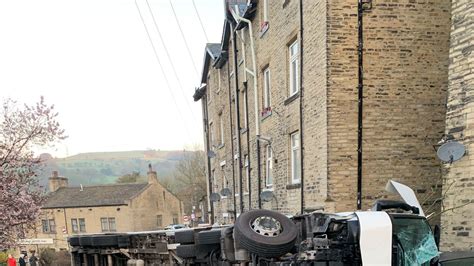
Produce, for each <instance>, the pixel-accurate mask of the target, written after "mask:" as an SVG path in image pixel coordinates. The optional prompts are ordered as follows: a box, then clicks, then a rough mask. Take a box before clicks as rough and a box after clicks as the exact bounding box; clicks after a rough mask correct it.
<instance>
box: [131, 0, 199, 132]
mask: <svg viewBox="0 0 474 266" xmlns="http://www.w3.org/2000/svg"><path fill="white" fill-rule="evenodd" d="M135 6H136V7H137V11H138V15H140V20H141V21H142V23H143V27H144V28H145V32H146V35H147V36H148V40H149V41H150V44H151V47H152V49H153V53H154V54H155V58H156V61H157V62H158V65H159V67H160V70H161V73H162V75H163V77H164V79H165V83H166V87H167V88H168V91H169V92H170V94H171V98H172V99H173V102H174V105H175V107H176V109H177V111H178V114H179V116H180V117H181V119H182V122H183V124H184V127H185V129H186V133H187V135H188V138H189V139H190V140H191V141H192V138H191V134H190V132H189V128H188V126H187V124H186V120H184V117H183V114H181V111H180V110H179V107H178V103H177V102H176V98H175V97H174V95H173V92H172V91H171V86H170V82H169V80H168V78H167V76H166V72H165V69H164V68H163V65H162V64H161V61H160V57H159V56H158V52H157V51H156V47H155V44H154V43H153V40H152V38H151V35H150V32H149V31H148V27H147V26H146V23H145V20H144V19H143V15H142V12H141V11H140V7H139V6H138V3H137V0H135Z"/></svg>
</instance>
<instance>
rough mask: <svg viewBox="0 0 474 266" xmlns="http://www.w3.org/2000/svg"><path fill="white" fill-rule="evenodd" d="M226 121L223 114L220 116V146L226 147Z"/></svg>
mask: <svg viewBox="0 0 474 266" xmlns="http://www.w3.org/2000/svg"><path fill="white" fill-rule="evenodd" d="M224 137H225V132H224V120H223V113H220V114H219V146H223V145H224Z"/></svg>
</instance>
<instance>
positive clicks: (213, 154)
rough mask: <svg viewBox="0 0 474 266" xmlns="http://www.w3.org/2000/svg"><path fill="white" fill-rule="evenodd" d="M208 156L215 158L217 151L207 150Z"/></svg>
mask: <svg viewBox="0 0 474 266" xmlns="http://www.w3.org/2000/svg"><path fill="white" fill-rule="evenodd" d="M207 157H209V158H214V157H216V153H215V152H213V151H208V152H207Z"/></svg>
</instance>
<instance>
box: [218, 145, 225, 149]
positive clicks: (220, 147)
mask: <svg viewBox="0 0 474 266" xmlns="http://www.w3.org/2000/svg"><path fill="white" fill-rule="evenodd" d="M224 146H225V144H224V143H222V144H219V146H217V149H218V150H220V149H222V148H223V147H224Z"/></svg>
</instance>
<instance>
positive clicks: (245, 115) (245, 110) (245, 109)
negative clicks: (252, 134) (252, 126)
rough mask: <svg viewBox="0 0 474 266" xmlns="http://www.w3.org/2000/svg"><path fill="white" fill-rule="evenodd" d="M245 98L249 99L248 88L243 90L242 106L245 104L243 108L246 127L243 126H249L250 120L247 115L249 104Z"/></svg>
mask: <svg viewBox="0 0 474 266" xmlns="http://www.w3.org/2000/svg"><path fill="white" fill-rule="evenodd" d="M245 99H247V90H246V89H244V90H243V91H242V106H243V110H244V117H243V119H244V127H243V128H248V120H247V117H248V110H247V105H246V104H245V103H246V101H245Z"/></svg>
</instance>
